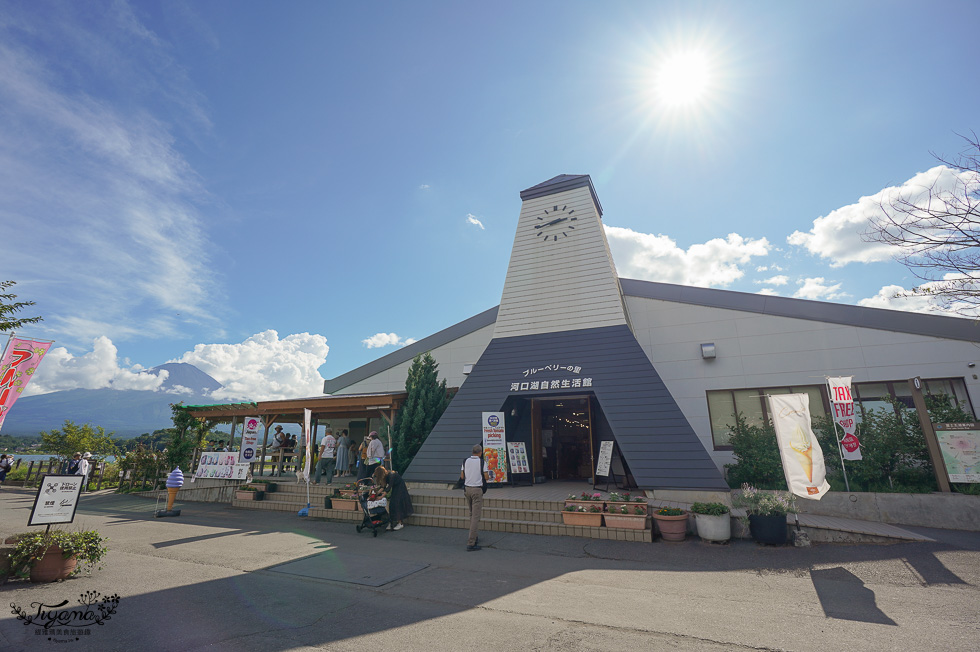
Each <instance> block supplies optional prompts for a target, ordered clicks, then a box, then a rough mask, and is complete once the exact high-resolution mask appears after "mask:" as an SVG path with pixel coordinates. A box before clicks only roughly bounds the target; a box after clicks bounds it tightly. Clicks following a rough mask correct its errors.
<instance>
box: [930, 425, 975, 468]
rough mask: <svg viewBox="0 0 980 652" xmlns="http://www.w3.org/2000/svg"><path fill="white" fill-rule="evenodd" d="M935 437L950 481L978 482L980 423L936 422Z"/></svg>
mask: <svg viewBox="0 0 980 652" xmlns="http://www.w3.org/2000/svg"><path fill="white" fill-rule="evenodd" d="M935 428H936V439H938V440H939V450H940V452H941V453H942V455H943V464H945V466H946V475H947V476H949V481H950V482H980V423H937V424H936V425H935Z"/></svg>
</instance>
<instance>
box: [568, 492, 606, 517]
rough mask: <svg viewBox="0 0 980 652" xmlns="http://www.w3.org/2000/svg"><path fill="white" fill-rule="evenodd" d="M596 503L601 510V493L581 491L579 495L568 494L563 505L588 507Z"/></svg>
mask: <svg viewBox="0 0 980 652" xmlns="http://www.w3.org/2000/svg"><path fill="white" fill-rule="evenodd" d="M596 503H598V504H599V511H600V512H601V511H602V504H603V501H602V494H600V493H599V492H595V491H583V492H582V493H581V494H580V495H578V496H576V495H575V494H568V498H566V499H565V506H566V507H567V506H569V505H574V506H576V507H585V508H586V509H589V508H590V507H592V506H593V505H595V504H596Z"/></svg>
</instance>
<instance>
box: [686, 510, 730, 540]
mask: <svg viewBox="0 0 980 652" xmlns="http://www.w3.org/2000/svg"><path fill="white" fill-rule="evenodd" d="M694 522H695V524H696V525H697V527H698V536H699V537H701V538H702V539H703V540H705V541H728V540H729V539H731V538H732V515H731V514H727V513H726V514H719V515H717V516H710V515H708V514H695V515H694Z"/></svg>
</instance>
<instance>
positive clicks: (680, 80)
mask: <svg viewBox="0 0 980 652" xmlns="http://www.w3.org/2000/svg"><path fill="white" fill-rule="evenodd" d="M710 85H711V69H710V66H709V63H708V58H707V57H706V56H705V55H704V53H703V52H698V51H688V52H677V53H675V54H673V55H670V56H668V57H667V58H665V59H664V60H663V61H662V62H661V63H660V65H659V66H658V68H657V70H656V72H655V74H654V78H653V91H654V93H655V94H656V96H657V99H658V100H659V101H661V102H663V103H664V104H667V105H669V106H674V107H682V106H691V105H694V104H697V103H699V102H701V101H702V100H704V99H705V98H706V95H707V91H708V88H709V86H710Z"/></svg>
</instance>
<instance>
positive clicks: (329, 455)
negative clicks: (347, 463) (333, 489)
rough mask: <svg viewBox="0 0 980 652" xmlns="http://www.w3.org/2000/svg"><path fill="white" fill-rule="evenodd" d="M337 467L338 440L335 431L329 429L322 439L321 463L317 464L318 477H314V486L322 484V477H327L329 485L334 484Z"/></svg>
mask: <svg viewBox="0 0 980 652" xmlns="http://www.w3.org/2000/svg"><path fill="white" fill-rule="evenodd" d="M336 466H337V440H336V438H334V436H333V429H332V428H327V430H326V432H325V433H324V435H323V437H321V438H320V461H319V462H317V463H316V475H314V476H313V484H320V477H321V476H322V475H323V474H324V473H325V474H326V475H327V484H330V483H331V482H333V472H334V469H335V468H336Z"/></svg>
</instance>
